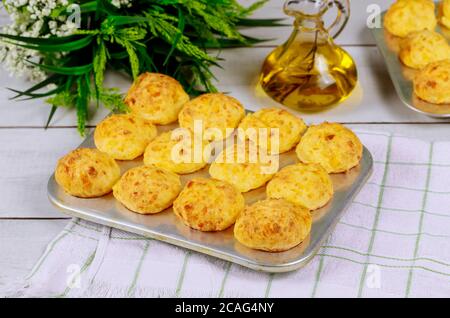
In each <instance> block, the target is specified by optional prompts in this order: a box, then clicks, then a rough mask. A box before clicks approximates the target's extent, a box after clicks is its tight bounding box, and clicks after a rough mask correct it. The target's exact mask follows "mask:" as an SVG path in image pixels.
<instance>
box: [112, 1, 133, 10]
mask: <svg viewBox="0 0 450 318" xmlns="http://www.w3.org/2000/svg"><path fill="white" fill-rule="evenodd" d="M111 4H112V5H113V6H115V7H116V8H119V9H120V8H122V7H125V8H129V7H131V0H112V1H111Z"/></svg>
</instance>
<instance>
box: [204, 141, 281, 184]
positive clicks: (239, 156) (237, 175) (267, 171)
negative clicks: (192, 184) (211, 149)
mask: <svg viewBox="0 0 450 318" xmlns="http://www.w3.org/2000/svg"><path fill="white" fill-rule="evenodd" d="M252 152H254V155H252V156H251V155H250V153H252ZM277 159H278V158H277V157H272V156H267V157H264V158H263V160H261V156H260V152H259V151H258V148H257V147H256V146H255V147H253V148H252V147H250V146H248V144H247V143H246V144H245V145H244V147H243V148H241V147H240V146H238V145H234V146H233V147H229V148H226V149H224V150H223V151H222V152H221V153H220V154H219V155H218V156H217V158H216V160H215V161H214V162H213V163H212V164H211V166H210V167H209V174H210V175H211V177H213V178H215V179H218V180H222V181H226V182H228V183H230V184H232V185H233V186H235V187H236V188H237V189H238V190H239V191H240V192H248V191H250V190H253V189H256V188H259V187H261V186H263V185H265V184H266V183H267V182H268V181H269V180H270V179H272V177H273V175H274V174H275V173H276V172H277V171H278V162H275V160H277Z"/></svg>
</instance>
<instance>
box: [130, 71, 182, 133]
mask: <svg viewBox="0 0 450 318" xmlns="http://www.w3.org/2000/svg"><path fill="white" fill-rule="evenodd" d="M188 101H189V96H188V94H186V92H185V91H184V89H183V86H181V84H180V83H179V82H178V81H177V80H176V79H174V78H172V77H170V76H167V75H164V74H159V73H143V74H141V75H139V77H138V78H137V79H136V80H135V82H134V83H133V85H132V86H131V88H130V90H129V91H128V94H127V96H126V97H125V103H126V104H127V105H128V107H129V108H130V109H131V111H132V112H133V113H135V114H137V115H139V116H141V117H142V118H144V119H147V120H149V121H151V122H152V123H154V124H157V125H166V124H170V123H173V122H175V121H177V118H178V113H179V112H180V110H181V108H182V107H183V105H184V104H185V103H186V102H188Z"/></svg>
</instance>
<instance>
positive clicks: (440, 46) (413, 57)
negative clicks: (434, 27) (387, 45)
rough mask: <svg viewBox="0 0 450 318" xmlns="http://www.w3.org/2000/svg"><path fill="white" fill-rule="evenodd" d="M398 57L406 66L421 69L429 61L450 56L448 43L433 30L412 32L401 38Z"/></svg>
mask: <svg viewBox="0 0 450 318" xmlns="http://www.w3.org/2000/svg"><path fill="white" fill-rule="evenodd" d="M399 57H400V60H401V61H402V62H403V64H405V65H406V66H409V67H411V68H414V69H422V68H424V67H425V66H426V65H427V64H429V63H433V62H437V61H440V60H443V59H446V58H450V45H449V44H448V42H447V40H446V39H445V37H444V36H443V35H441V34H440V33H437V32H435V31H430V30H422V31H418V32H413V33H410V34H409V35H408V36H407V37H406V38H405V39H403V41H402V43H401V47H400V55H399Z"/></svg>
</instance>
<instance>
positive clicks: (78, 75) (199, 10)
mask: <svg viewBox="0 0 450 318" xmlns="http://www.w3.org/2000/svg"><path fill="white" fill-rule="evenodd" d="M265 2H267V0H263V1H257V2H255V3H254V4H253V5H251V6H250V7H247V8H245V7H243V6H241V5H240V4H238V3H237V2H236V1H235V0H214V1H211V0H208V1H207V0H159V1H156V0H135V1H132V2H131V1H126V0H122V1H117V0H116V1H114V0H113V1H109V0H98V1H78V2H77V3H78V4H79V8H80V13H81V20H80V21H81V25H80V26H79V28H75V29H74V30H73V32H71V34H70V35H63V36H58V35H52V34H50V36H45V37H42V36H39V37H32V36H23V35H20V34H14V32H13V34H11V32H10V33H9V34H8V33H1V34H0V38H1V39H3V42H4V43H5V45H8V46H9V47H19V48H21V49H22V50H27V51H30V50H31V51H37V52H38V53H39V54H38V58H37V60H36V59H35V60H34V61H32V60H28V61H27V63H29V65H31V66H33V67H35V68H39V69H40V70H42V71H43V72H44V74H45V78H44V79H43V80H41V81H40V82H39V83H37V84H36V85H34V86H32V87H31V88H29V89H27V90H25V91H16V90H13V91H14V92H16V93H17V95H16V96H14V97H13V98H14V99H17V98H43V97H44V98H47V102H48V103H50V104H51V105H52V109H51V111H50V115H49V120H48V123H50V120H51V118H52V116H53V114H54V113H55V111H56V109H57V107H59V106H67V107H75V108H76V112H77V118H78V129H79V131H80V133H81V134H84V131H85V125H86V122H87V119H88V109H89V104H90V102H91V101H96V102H97V105H98V104H100V103H101V104H102V105H104V106H105V107H107V108H109V109H111V110H120V111H125V110H126V105H125V104H124V103H123V100H122V96H121V94H120V93H119V92H118V91H117V90H115V89H108V88H105V87H104V86H103V80H104V73H105V70H106V69H113V70H116V71H122V72H125V73H127V74H129V75H130V76H131V77H133V78H135V77H136V76H137V75H139V74H140V73H142V72H144V71H150V72H160V73H165V74H168V75H170V76H172V77H174V78H176V79H177V80H178V81H180V83H181V84H182V85H183V86H184V87H185V89H186V91H187V92H188V93H189V94H191V95H197V94H200V93H202V92H214V91H216V88H215V86H214V85H213V83H212V78H213V74H212V73H211V71H210V67H211V66H213V65H217V66H219V62H220V59H219V58H218V57H217V56H214V55H212V54H209V53H208V49H221V48H228V47H238V46H250V45H253V44H255V43H258V42H260V41H261V40H260V39H255V38H251V37H248V36H245V35H243V34H242V33H241V32H240V31H239V27H240V26H246V27H254V26H276V25H279V20H276V19H248V18H247V17H248V16H249V15H250V14H251V13H252V12H253V11H254V10H256V9H258V8H259V7H261V6H262V5H264V3H265ZM69 4H72V2H70V1H69ZM123 4H126V5H123ZM5 5H6V4H5ZM6 6H7V5H6ZM7 9H8V6H7ZM16 9H17V8H16ZM21 12H22V11H21ZM42 16H43V17H42V19H43V20H42V21H44V22H43V26H42V28H43V29H44V30H39V32H38V33H39V34H41V35H42V34H45V33H46V31H45V27H46V25H50V21H62V20H63V19H64V18H69V13H68V12H67V7H64V6H61V5H56V7H55V8H54V9H53V10H52V11H51V12H50V14H49V15H42ZM48 87H51V88H50V89H49V88H48ZM43 90H44V92H42V91H43ZM48 123H47V124H48Z"/></svg>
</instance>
